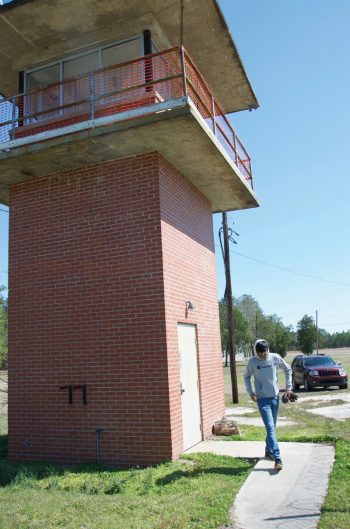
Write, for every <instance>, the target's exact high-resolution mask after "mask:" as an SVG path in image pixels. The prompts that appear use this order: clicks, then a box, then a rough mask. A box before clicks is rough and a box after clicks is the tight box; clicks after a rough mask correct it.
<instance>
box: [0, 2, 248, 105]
mask: <svg viewBox="0 0 350 529" xmlns="http://www.w3.org/2000/svg"><path fill="white" fill-rule="evenodd" d="M184 5H185V9H184V46H185V48H186V49H187V51H188V53H189V54H190V56H191V57H192V59H193V60H194V62H195V63H196V65H197V67H198V68H199V71H200V72H201V73H202V75H203V76H204V78H205V79H206V81H207V83H208V84H209V86H210V88H211V89H212V91H213V92H214V94H215V95H216V96H217V97H218V99H219V101H220V102H221V104H222V106H223V108H224V110H225V112H226V113H229V112H236V111H239V110H245V109H251V108H257V107H258V102H257V99H256V97H255V94H254V91H253V89H252V86H251V84H250V82H249V79H248V77H247V75H246V72H245V70H244V67H243V64H242V61H241V59H240V57H239V54H238V52H237V49H236V46H235V44H234V42H233V40H232V37H231V35H230V32H229V29H228V27H227V24H226V22H225V19H224V17H223V14H222V12H221V9H220V7H219V4H218V2H217V0H195V1H194V0H184ZM145 29H150V30H151V31H152V34H153V35H154V39H155V41H156V42H157V44H158V45H159V46H160V47H161V48H162V49H166V48H169V47H172V46H177V45H179V43H180V0H128V1H125V0H99V1H98V2H96V0H73V1H72V0H60V1H59V2H49V1H48V0H13V1H12V2H10V3H9V4H5V5H3V6H0V56H1V57H2V58H1V61H0V93H2V94H4V95H5V96H10V95H15V94H16V93H18V91H19V88H18V72H19V71H21V70H26V69H29V68H33V67H35V66H38V65H40V64H44V63H49V62H51V61H54V60H57V59H59V58H63V57H65V56H69V55H73V54H78V53H81V52H83V51H85V50H87V49H89V48H95V47H98V46H100V45H104V44H106V43H107V42H112V41H116V40H119V39H122V38H125V37H128V36H130V35H134V34H139V33H140V32H142V31H143V30H145Z"/></svg>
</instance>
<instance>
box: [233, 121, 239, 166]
mask: <svg viewBox="0 0 350 529" xmlns="http://www.w3.org/2000/svg"><path fill="white" fill-rule="evenodd" d="M232 138H233V149H234V151H235V164H236V165H237V167H238V152H237V142H236V134H235V131H234V130H233V131H232ZM238 169H239V167H238Z"/></svg>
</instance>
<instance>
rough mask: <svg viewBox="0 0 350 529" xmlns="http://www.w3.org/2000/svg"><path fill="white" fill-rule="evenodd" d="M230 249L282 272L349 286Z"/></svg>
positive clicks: (347, 284)
mask: <svg viewBox="0 0 350 529" xmlns="http://www.w3.org/2000/svg"><path fill="white" fill-rule="evenodd" d="M231 251H232V252H233V253H235V254H236V255H240V256H241V257H245V258H246V259H250V260H251V261H256V262H257V263H261V264H264V265H266V266H271V267H272V268H277V269H278V270H282V271H283V272H288V273H290V274H294V275H297V276H302V277H308V278H310V279H316V280H317V281H323V282H325V283H333V284H335V285H342V286H345V287H350V283H342V282H341V281H333V280H331V279H324V278H323V277H317V276H313V275H310V274H303V273H302V272H296V271H295V270H291V269H290V268H284V267H283V266H278V265H274V264H271V263H267V262H266V261H261V260H260V259H256V258H255V257H250V256H249V255H245V254H243V253H239V252H236V251H233V250H231Z"/></svg>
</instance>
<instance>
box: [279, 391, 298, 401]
mask: <svg viewBox="0 0 350 529" xmlns="http://www.w3.org/2000/svg"><path fill="white" fill-rule="evenodd" d="M296 400H298V395H296V394H295V393H293V392H291V393H290V394H289V396H288V395H287V393H284V395H283V397H282V402H283V404H287V402H295V401H296Z"/></svg>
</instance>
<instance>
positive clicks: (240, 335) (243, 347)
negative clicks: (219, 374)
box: [219, 299, 250, 365]
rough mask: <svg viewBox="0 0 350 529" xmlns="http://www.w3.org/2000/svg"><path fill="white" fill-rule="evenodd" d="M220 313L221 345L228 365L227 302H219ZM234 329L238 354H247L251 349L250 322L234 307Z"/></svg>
mask: <svg viewBox="0 0 350 529" xmlns="http://www.w3.org/2000/svg"><path fill="white" fill-rule="evenodd" d="M219 312H220V331H221V344H222V348H223V351H224V354H225V365H227V363H228V358H227V356H228V327H227V306H226V303H225V300H224V299H222V300H221V301H220V302H219ZM233 322H234V325H233V328H234V336H235V343H236V351H237V352H241V351H242V352H244V354H246V352H247V351H248V350H249V349H250V334H249V329H248V327H249V326H248V321H247V320H246V318H245V317H244V316H243V314H242V313H241V311H240V310H239V308H238V307H236V306H234V307H233Z"/></svg>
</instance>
